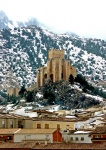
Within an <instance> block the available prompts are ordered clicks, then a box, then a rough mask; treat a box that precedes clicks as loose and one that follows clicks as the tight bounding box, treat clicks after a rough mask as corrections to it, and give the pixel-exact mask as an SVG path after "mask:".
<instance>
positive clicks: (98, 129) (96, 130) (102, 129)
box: [91, 126, 106, 134]
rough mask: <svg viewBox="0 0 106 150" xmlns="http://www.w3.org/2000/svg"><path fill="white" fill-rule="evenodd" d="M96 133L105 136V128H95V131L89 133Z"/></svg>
mask: <svg viewBox="0 0 106 150" xmlns="http://www.w3.org/2000/svg"><path fill="white" fill-rule="evenodd" d="M96 133H102V134H106V126H101V127H96V129H95V130H93V131H92V132H91V134H96Z"/></svg>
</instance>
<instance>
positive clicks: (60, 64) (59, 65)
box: [37, 49, 76, 87]
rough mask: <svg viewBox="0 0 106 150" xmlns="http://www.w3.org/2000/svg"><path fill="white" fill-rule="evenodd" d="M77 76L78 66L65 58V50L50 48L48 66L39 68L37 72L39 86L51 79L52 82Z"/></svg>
mask: <svg viewBox="0 0 106 150" xmlns="http://www.w3.org/2000/svg"><path fill="white" fill-rule="evenodd" d="M70 74H71V75H73V77H74V78H75V77H76V68H75V67H73V66H71V65H70V61H69V60H67V59H65V51H64V50H54V49H51V50H49V53H48V61H47V67H40V68H38V72H37V87H40V86H42V85H44V83H45V82H46V81H47V80H48V79H51V80H52V82H56V81H59V80H65V81H68V80H69V76H70Z"/></svg>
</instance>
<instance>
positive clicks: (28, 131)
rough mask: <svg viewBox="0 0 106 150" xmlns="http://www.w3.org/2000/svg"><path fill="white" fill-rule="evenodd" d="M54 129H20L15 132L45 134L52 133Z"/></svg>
mask: <svg viewBox="0 0 106 150" xmlns="http://www.w3.org/2000/svg"><path fill="white" fill-rule="evenodd" d="M54 131H56V129H21V130H19V131H18V132H17V133H16V134H25V133H26V134H28V133H29V134H46V133H53V132H54Z"/></svg>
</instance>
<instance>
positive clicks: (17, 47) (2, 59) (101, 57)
mask: <svg viewBox="0 0 106 150" xmlns="http://www.w3.org/2000/svg"><path fill="white" fill-rule="evenodd" d="M51 48H54V49H60V50H61V49H64V50H65V55H66V56H65V57H66V58H68V59H70V63H71V64H72V65H74V66H76V68H77V72H78V73H81V74H83V75H84V76H87V77H90V78H91V79H92V80H98V79H101V80H106V42H105V41H104V40H101V39H81V38H80V37H78V36H70V35H66V34H64V35H57V34H54V33H52V32H50V31H48V30H46V29H44V28H40V27H37V26H28V27H22V28H16V27H15V28H13V29H3V30H1V31H0V85H1V88H2V87H4V86H5V87H6V86H8V83H9V85H11V84H13V85H14V84H16V85H19V86H21V85H22V84H27V85H30V84H32V83H34V82H35V77H36V69H37V68H38V67H41V66H43V65H44V64H45V63H46V62H47V54H48V51H49V49H51ZM6 82H7V84H6Z"/></svg>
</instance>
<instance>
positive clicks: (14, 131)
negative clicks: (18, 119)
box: [0, 128, 20, 134]
mask: <svg viewBox="0 0 106 150" xmlns="http://www.w3.org/2000/svg"><path fill="white" fill-rule="evenodd" d="M19 130H20V128H13V129H12V128H11V129H0V134H14V133H16V132H17V131H19Z"/></svg>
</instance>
